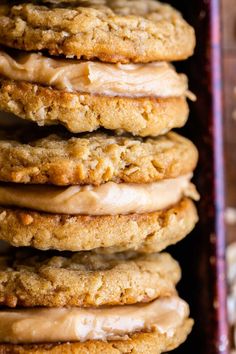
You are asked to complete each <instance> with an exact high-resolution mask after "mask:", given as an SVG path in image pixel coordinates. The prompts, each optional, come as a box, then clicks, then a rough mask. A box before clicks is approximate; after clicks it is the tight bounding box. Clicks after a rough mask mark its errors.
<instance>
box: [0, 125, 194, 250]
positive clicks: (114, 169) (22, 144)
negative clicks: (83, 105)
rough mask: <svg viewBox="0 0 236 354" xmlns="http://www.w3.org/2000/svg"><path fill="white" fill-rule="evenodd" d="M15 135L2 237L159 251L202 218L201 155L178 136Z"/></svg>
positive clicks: (6, 169)
mask: <svg viewBox="0 0 236 354" xmlns="http://www.w3.org/2000/svg"><path fill="white" fill-rule="evenodd" d="M10 135H11V134H10ZM10 135H9V137H8V138H4V139H2V140H1V141H0V151H1V154H0V161H1V164H0V165H1V166H2V168H1V169H0V179H1V180H2V181H5V182H15V183H3V184H2V185H0V205H1V209H0V220H1V223H0V238H1V239H2V240H6V241H8V242H10V243H11V244H12V245H14V246H33V247H36V248H40V249H43V250H46V249H51V248H53V249H54V248H55V249H57V250H70V251H82V250H91V249H99V250H100V251H105V252H113V251H121V250H128V249H135V250H139V251H144V252H153V251H154V252H156V251H160V250H162V249H164V248H165V247H166V246H168V245H170V244H173V243H176V242H177V241H179V240H180V239H182V238H184V237H185V236H186V235H187V234H188V233H189V232H190V231H191V230H192V228H193V227H194V225H195V224H196V222H197V212H196V209H195V207H194V205H193V202H192V201H191V200H190V199H189V198H193V199H198V194H197V192H196V190H195V187H194V186H193V185H192V184H191V182H190V180H191V177H192V171H193V169H194V167H195V165H196V163H197V158H198V154H197V150H196V148H195V147H194V145H193V144H192V143H191V142H190V141H188V140H187V139H185V138H183V137H180V136H179V135H177V134H175V133H169V134H168V135H166V136H163V137H159V138H156V139H146V140H144V139H141V138H140V139H135V138H132V137H118V136H113V137H110V136H108V135H101V134H95V135H94V134H92V135H87V136H84V137H71V136H70V135H69V136H68V135H67V134H66V135H64V133H63V134H62V135H61V134H59V133H58V134H54V135H47V134H46V135H45V136H44V137H41V138H39V137H38V136H37V137H36V138H32V137H30V134H29V133H28V132H27V130H24V129H23V130H22V131H21V132H20V131H19V134H18V137H17V138H16V136H14V139H13V138H12V137H10ZM36 135H37V134H36ZM17 182H18V183H17ZM22 183H24V184H22ZM29 183H30V184H29ZM52 184H54V185H52Z"/></svg>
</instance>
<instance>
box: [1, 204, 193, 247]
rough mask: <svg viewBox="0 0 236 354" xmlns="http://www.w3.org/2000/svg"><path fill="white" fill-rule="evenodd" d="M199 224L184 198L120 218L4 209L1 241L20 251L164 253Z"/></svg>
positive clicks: (116, 216)
mask: <svg viewBox="0 0 236 354" xmlns="http://www.w3.org/2000/svg"><path fill="white" fill-rule="evenodd" d="M197 221H198V216H197V211H196V207H195V206H194V203H193V202H192V201H191V200H190V199H183V200H182V201H181V202H179V203H178V204H177V205H175V206H173V207H171V208H169V209H168V210H163V211H158V212H154V213H147V214H131V215H115V216H82V215H81V216H80V215H78V216H70V215H53V214H46V213H41V212H36V211H30V210H22V209H11V208H0V239H1V240H4V241H7V242H9V243H10V244H11V245H13V246H15V247H20V246H32V247H34V248H38V249H41V250H47V249H56V250H61V251H62V250H67V251H83V250H85V251H86V250H91V249H98V251H99V252H103V253H107V252H108V253H111V252H118V251H123V250H130V249H131V250H132V249H134V250H137V251H139V252H145V253H151V252H159V251H161V250H163V249H165V248H166V247H167V246H169V245H172V244H175V243H177V242H178V241H180V240H182V239H183V238H184V237H185V236H186V235H188V234H189V233H190V232H191V231H192V230H193V228H194V226H195V224H196V223H197Z"/></svg>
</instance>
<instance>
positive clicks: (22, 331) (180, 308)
mask: <svg viewBox="0 0 236 354" xmlns="http://www.w3.org/2000/svg"><path fill="white" fill-rule="evenodd" d="M188 316H189V307H188V305H187V304H186V303H185V302H184V301H183V300H181V299H180V298H178V297H177V296H173V297H171V298H162V299H157V300H155V301H154V302H152V303H148V304H137V305H131V306H113V307H106V308H101V309H99V308H97V309H95V308H90V309H82V308H59V309H55V308H52V309H41V308H39V309H32V310H27V309H20V310H5V311H1V312H0V341H1V342H3V343H43V342H46V343H55V342H74V341H79V342H83V341H87V340H103V341H105V340H113V339H119V338H123V339H126V338H127V336H128V335H131V334H132V333H134V332H141V331H152V332H154V331H157V332H159V333H160V334H165V335H166V336H167V337H172V336H173V335H174V333H175V330H176V329H177V328H178V327H179V326H181V325H182V324H183V323H184V321H185V320H186V319H187V317H188Z"/></svg>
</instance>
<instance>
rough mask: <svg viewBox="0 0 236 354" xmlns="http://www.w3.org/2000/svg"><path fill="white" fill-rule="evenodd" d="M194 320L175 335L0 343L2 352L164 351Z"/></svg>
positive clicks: (92, 353) (148, 353)
mask: <svg viewBox="0 0 236 354" xmlns="http://www.w3.org/2000/svg"><path fill="white" fill-rule="evenodd" d="M192 326H193V320H191V319H186V320H185V321H184V323H183V324H182V325H181V326H180V327H178V328H177V329H176V330H175V332H174V333H173V335H171V336H168V335H166V334H161V333H159V332H151V333H136V334H134V335H132V336H130V337H129V338H128V339H124V340H116V341H109V342H103V341H86V342H83V343H78V342H76V343H65V344H39V345H37V344H35V345H13V344H0V354H121V353H122V354H123V353H124V354H125V353H127V354H128V353H133V354H161V353H164V352H167V351H170V350H173V349H175V348H177V347H178V346H179V345H180V344H182V343H183V342H184V341H185V340H186V338H187V336H188V334H189V333H190V332H191V329H192Z"/></svg>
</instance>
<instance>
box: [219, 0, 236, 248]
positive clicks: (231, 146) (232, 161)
mask: <svg viewBox="0 0 236 354" xmlns="http://www.w3.org/2000/svg"><path fill="white" fill-rule="evenodd" d="M221 2H222V13H223V26H222V28H223V78H224V134H225V171H226V207H227V211H226V223H227V239H228V242H232V241H236V0H221Z"/></svg>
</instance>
